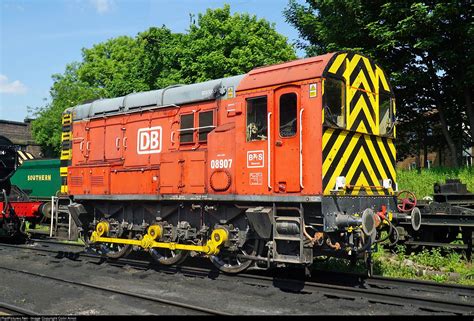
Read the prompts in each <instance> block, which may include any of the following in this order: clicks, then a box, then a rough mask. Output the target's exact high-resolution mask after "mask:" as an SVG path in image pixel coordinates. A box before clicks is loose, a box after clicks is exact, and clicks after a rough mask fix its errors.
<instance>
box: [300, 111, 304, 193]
mask: <svg viewBox="0 0 474 321" xmlns="http://www.w3.org/2000/svg"><path fill="white" fill-rule="evenodd" d="M303 111H304V108H301V110H300V187H301V189H303V188H304V185H303Z"/></svg>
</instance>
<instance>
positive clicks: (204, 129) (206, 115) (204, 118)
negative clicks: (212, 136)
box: [198, 110, 216, 142]
mask: <svg viewBox="0 0 474 321" xmlns="http://www.w3.org/2000/svg"><path fill="white" fill-rule="evenodd" d="M215 127H216V126H214V112H213V111H212V110H210V111H203V112H200V113H199V130H198V137H199V142H207V134H209V133H210V132H211V131H212V130H213V129H214V128H215Z"/></svg>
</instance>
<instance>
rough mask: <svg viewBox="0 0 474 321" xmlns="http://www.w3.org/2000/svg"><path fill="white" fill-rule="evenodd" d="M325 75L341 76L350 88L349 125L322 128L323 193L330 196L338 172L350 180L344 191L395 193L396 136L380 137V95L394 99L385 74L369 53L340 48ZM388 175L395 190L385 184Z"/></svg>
mask: <svg viewBox="0 0 474 321" xmlns="http://www.w3.org/2000/svg"><path fill="white" fill-rule="evenodd" d="M323 76H324V77H325V78H327V77H331V78H335V79H339V80H342V81H343V82H344V83H345V89H346V90H345V109H344V110H345V114H344V116H345V119H346V122H345V124H346V126H345V128H331V127H333V126H332V124H330V125H329V126H330V127H328V126H324V129H323V167H322V174H323V175H322V176H323V192H324V194H325V195H329V194H331V190H333V189H334V187H335V183H336V178H337V177H338V176H344V177H345V178H346V188H345V189H344V191H343V192H342V193H343V194H344V195H359V194H362V195H389V194H393V189H394V188H395V182H396V172H395V161H396V151H395V146H394V139H393V138H392V137H384V136H378V135H380V128H379V123H380V119H379V118H380V115H379V103H380V93H382V92H385V93H387V94H389V95H390V96H391V97H393V92H392V88H391V86H390V83H389V81H388V79H387V77H386V75H385V73H384V72H383V70H382V69H381V68H380V67H379V66H378V65H376V64H375V63H374V62H373V61H372V60H370V59H369V58H367V57H364V56H362V55H360V54H357V53H348V52H341V53H337V54H335V55H334V56H333V57H332V58H331V60H330V61H329V63H328V66H327V67H326V69H325V71H324V73H323ZM323 89H324V85H323ZM324 101H325V95H324V90H323V103H324ZM393 112H395V111H393ZM323 113H324V110H323ZM323 122H324V118H323ZM394 135H395V131H393V136H394ZM384 179H391V180H392V189H389V190H387V189H384V188H383V187H382V185H383V180H384Z"/></svg>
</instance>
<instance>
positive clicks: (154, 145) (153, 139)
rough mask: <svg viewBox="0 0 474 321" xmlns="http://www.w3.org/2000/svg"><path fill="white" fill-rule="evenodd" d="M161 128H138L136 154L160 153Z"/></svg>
mask: <svg viewBox="0 0 474 321" xmlns="http://www.w3.org/2000/svg"><path fill="white" fill-rule="evenodd" d="M161 133H162V129H161V126H157V127H151V128H140V129H139V130H138V135H137V139H138V141H137V153H138V154H156V153H161V142H162V135H161Z"/></svg>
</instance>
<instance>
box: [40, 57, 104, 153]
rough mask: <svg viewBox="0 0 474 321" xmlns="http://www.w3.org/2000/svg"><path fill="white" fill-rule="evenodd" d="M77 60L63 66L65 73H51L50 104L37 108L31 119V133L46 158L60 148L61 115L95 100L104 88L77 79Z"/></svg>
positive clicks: (58, 151)
mask: <svg viewBox="0 0 474 321" xmlns="http://www.w3.org/2000/svg"><path fill="white" fill-rule="evenodd" d="M79 66H80V65H79V64H78V63H71V64H68V65H67V66H66V71H65V72H64V74H54V75H53V76H52V77H53V80H54V84H53V86H52V87H51V90H50V95H51V103H49V104H47V105H46V106H44V107H42V108H39V109H37V110H36V115H37V118H36V120H34V121H33V122H32V134H33V136H34V138H35V139H36V141H37V142H40V143H41V145H42V149H43V154H44V155H45V156H46V157H54V156H57V155H59V153H60V150H61V145H60V142H61V132H62V128H61V114H62V112H63V111H64V110H65V109H66V108H69V107H71V106H74V105H77V104H79V103H81V102H84V101H87V100H93V99H97V98H99V97H100V96H102V95H103V94H104V89H102V88H93V87H91V86H90V85H89V84H88V83H86V82H84V81H82V80H80V79H79V78H78V72H77V71H78V68H79Z"/></svg>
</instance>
